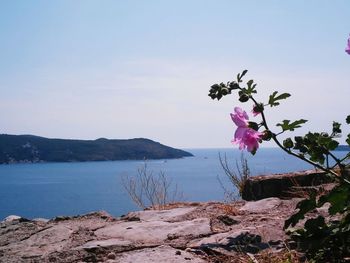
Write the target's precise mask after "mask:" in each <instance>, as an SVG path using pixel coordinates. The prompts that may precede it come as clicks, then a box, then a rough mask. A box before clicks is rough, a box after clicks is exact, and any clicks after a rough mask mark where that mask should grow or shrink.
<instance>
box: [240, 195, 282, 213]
mask: <svg viewBox="0 0 350 263" xmlns="http://www.w3.org/2000/svg"><path fill="white" fill-rule="evenodd" d="M281 203H282V201H281V199H279V198H276V197H270V198H266V199H262V200H259V201H255V202H247V203H246V204H245V205H243V206H242V207H241V208H240V209H239V210H240V211H244V212H249V213H261V212H264V211H269V210H271V209H275V208H277V207H278V206H279V205H280V204H281Z"/></svg>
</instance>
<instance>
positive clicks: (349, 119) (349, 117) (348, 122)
mask: <svg viewBox="0 0 350 263" xmlns="http://www.w3.org/2000/svg"><path fill="white" fill-rule="evenodd" d="M346 123H347V124H350V115H348V116H347V117H346Z"/></svg>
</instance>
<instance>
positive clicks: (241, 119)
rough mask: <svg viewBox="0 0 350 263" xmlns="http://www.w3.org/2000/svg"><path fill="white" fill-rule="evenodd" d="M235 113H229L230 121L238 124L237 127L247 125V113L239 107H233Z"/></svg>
mask: <svg viewBox="0 0 350 263" xmlns="http://www.w3.org/2000/svg"><path fill="white" fill-rule="evenodd" d="M234 112H235V113H231V114H230V115H231V119H232V121H233V122H234V123H235V124H236V125H237V126H238V127H248V120H249V117H248V114H247V113H246V112H245V111H244V110H242V109H241V108H240V107H235V108H234Z"/></svg>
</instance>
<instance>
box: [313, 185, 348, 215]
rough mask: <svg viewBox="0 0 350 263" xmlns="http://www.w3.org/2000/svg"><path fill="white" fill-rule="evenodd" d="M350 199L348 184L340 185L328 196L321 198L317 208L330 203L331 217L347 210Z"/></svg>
mask: <svg viewBox="0 0 350 263" xmlns="http://www.w3.org/2000/svg"><path fill="white" fill-rule="evenodd" d="M349 199H350V186H349V185H348V184H340V185H338V186H336V187H334V188H333V189H332V190H331V191H330V192H329V193H328V194H326V195H323V196H321V197H320V200H319V202H318V204H317V206H318V207H321V206H323V205H324V204H325V203H327V202H329V203H330V204H331V206H330V207H329V209H328V212H329V214H331V215H335V214H336V213H338V212H341V211H343V210H344V209H345V208H346V206H347V205H348V202H349Z"/></svg>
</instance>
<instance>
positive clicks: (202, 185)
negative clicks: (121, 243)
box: [0, 148, 312, 220]
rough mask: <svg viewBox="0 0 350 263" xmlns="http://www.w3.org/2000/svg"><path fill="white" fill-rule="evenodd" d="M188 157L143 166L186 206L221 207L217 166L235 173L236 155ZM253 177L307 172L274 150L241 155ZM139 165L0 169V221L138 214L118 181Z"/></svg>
mask: <svg viewBox="0 0 350 263" xmlns="http://www.w3.org/2000/svg"><path fill="white" fill-rule="evenodd" d="M187 151H189V152H191V153H192V154H194V155H195V156H194V157H187V158H182V159H168V160H149V161H146V162H147V167H148V170H149V171H153V173H158V172H160V171H163V172H165V173H166V175H167V176H168V177H169V178H170V179H171V180H172V184H173V185H175V184H177V186H178V189H179V190H181V191H182V192H183V193H184V197H185V200H186V201H210V200H217V201H222V200H223V199H224V191H223V189H222V187H221V186H220V184H219V181H218V179H217V177H218V176H219V177H220V178H221V181H222V182H223V183H224V184H225V187H227V188H229V189H230V188H232V190H234V189H233V187H232V186H231V185H230V183H229V182H228V180H227V178H226V176H225V175H224V173H223V170H222V168H221V166H220V162H219V157H218V154H219V153H221V154H222V155H224V154H226V155H227V159H228V161H229V162H230V163H231V166H232V167H233V168H235V166H236V163H235V162H236V160H239V159H240V155H241V152H240V151H239V150H236V149H187ZM245 156H246V157H247V159H248V162H249V168H250V170H251V173H252V174H253V175H260V174H271V173H281V172H289V171H296V170H305V169H310V168H312V167H311V166H309V165H307V164H305V163H303V162H302V161H300V160H298V159H296V158H294V157H292V156H288V155H287V154H285V153H284V152H283V151H282V150H280V149H277V148H265V149H259V151H258V152H257V154H256V155H255V156H254V157H253V156H251V155H250V154H248V153H247V154H246V155H245ZM143 165H144V161H106V162H80V163H37V164H11V165H0V220H2V219H3V218H5V217H6V216H8V215H19V216H22V217H26V218H52V217H55V216H58V215H78V214H84V213H88V212H91V211H100V210H105V211H107V212H108V213H110V214H112V215H114V216H120V215H122V214H125V213H127V212H129V211H135V210H138V209H139V208H138V207H137V206H136V205H135V204H134V203H133V202H132V201H131V200H130V198H129V196H128V194H127V192H126V191H125V189H124V188H123V185H122V180H121V178H122V177H123V176H125V175H129V176H133V175H135V174H136V173H137V169H138V168H140V167H142V166H143Z"/></svg>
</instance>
